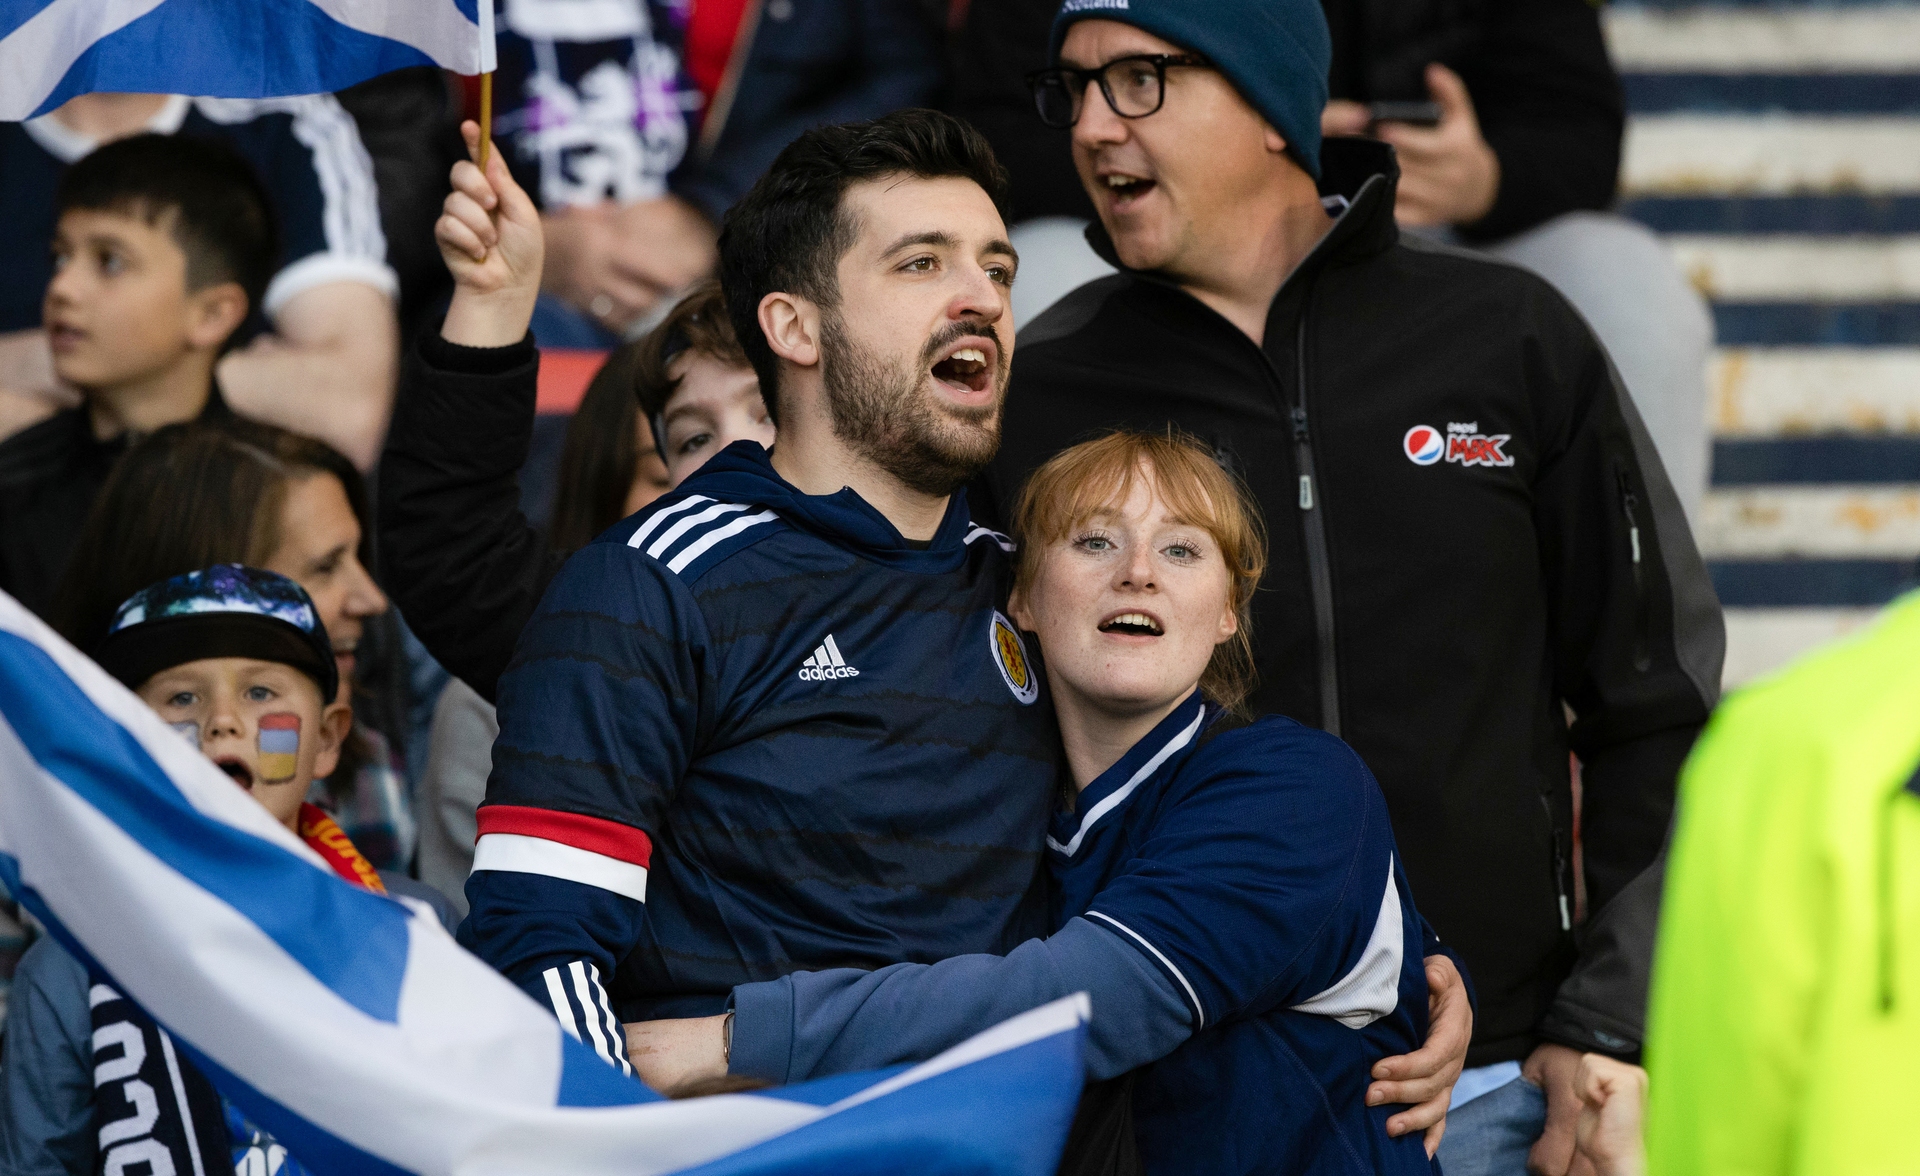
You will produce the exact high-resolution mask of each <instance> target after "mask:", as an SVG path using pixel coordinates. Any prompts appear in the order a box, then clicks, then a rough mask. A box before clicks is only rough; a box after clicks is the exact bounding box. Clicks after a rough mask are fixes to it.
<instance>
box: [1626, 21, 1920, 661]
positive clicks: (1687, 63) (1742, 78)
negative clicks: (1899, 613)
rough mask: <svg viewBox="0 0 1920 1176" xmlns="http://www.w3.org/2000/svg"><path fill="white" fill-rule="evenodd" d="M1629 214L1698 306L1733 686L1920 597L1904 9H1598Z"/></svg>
mask: <svg viewBox="0 0 1920 1176" xmlns="http://www.w3.org/2000/svg"><path fill="white" fill-rule="evenodd" d="M1606 23H1607V34H1608V39H1609V41H1610V43H1611V45H1612V49H1613V53H1614V56H1615V59H1616V61H1617V63H1618V65H1619V68H1620V70H1621V73H1622V75H1623V77H1624V80H1625V84H1626V92H1627V104H1628V109H1629V116H1630V117H1629V123H1628V131H1627V144H1626V158H1625V162H1624V165H1623V175H1622V197H1623V207H1622V210H1623V211H1624V212H1625V213H1626V214H1627V215H1629V216H1632V217H1635V218H1637V219H1638V220H1640V221H1642V222H1644V223H1645V224H1647V225H1648V226H1650V227H1651V228H1653V229H1654V230H1655V231H1656V232H1658V233H1660V234H1662V235H1663V236H1664V237H1665V238H1666V240H1667V241H1668V242H1669V243H1670V244H1671V246H1672V248H1673V251H1674V255H1675V257H1676V258H1677V259H1678V261H1679V263H1680V266H1681V269H1682V271H1683V272H1685V273H1686V274H1687V275H1688V276H1689V277H1690V278H1691V279H1692V280H1693V282H1694V284H1695V285H1696V286H1697V287H1698V288H1699V289H1700V290H1701V291H1702V293H1704V294H1705V295H1706V296H1707V298H1708V299H1709V300H1710V301H1711V302H1712V305H1713V315H1714V323H1715V326H1716V329H1717V334H1718V344H1719V345H1718V348H1717V350H1716V353H1715V355H1714V359H1713V364H1712V367H1711V369H1710V372H1709V391H1708V405H1709V409H1708V411H1709V413H1710V419H1711V424H1712V433H1713V477H1712V487H1711V490H1710V492H1709V494H1708V497H1707V500H1706V502H1705V504H1704V506H1703V508H1702V511H1701V517H1700V519H1699V521H1698V526H1699V539H1700V545H1701V548H1702V551H1703V552H1704V554H1705V555H1706V557H1707V560H1708V563H1709V566H1710V567H1711V569H1712V572H1713V578H1714V583H1715V585H1716V586H1717V587H1718V588H1719V591H1720V599H1721V601H1722V602H1723V603H1724V604H1725V605H1726V606H1727V637H1728V649H1727V670H1726V678H1727V681H1728V683H1729V684H1736V683H1739V682H1741V681H1745V680H1748V679H1750V678H1752V677H1754V676H1755V675H1757V674H1761V673H1765V672H1767V671H1769V670H1771V669H1774V668H1775V667H1777V666H1779V665H1781V664H1783V663H1785V662H1786V661H1788V660H1790V659H1792V658H1793V657H1795V656H1797V655H1798V654H1800V653H1802V652H1804V651H1805V650H1807V649H1809V648H1811V647H1813V646H1815V645H1817V644H1820V643H1821V642H1824V641H1827V640H1830V639H1832V638H1834V637H1836V636H1839V635H1840V634H1842V633H1845V632H1846V631H1848V630H1849V629H1852V628H1855V627H1857V626H1858V625H1860V624H1862V623H1863V622H1864V621H1866V620H1868V619H1870V618H1871V617H1872V616H1873V615H1874V613H1875V612H1876V611H1877V609H1878V606H1880V605H1883V604H1885V603H1886V602H1887V601H1889V600H1891V599H1892V598H1893V597H1894V596H1895V595H1896V594H1898V593H1900V592H1901V591H1904V590H1905V589H1908V588H1911V587H1914V586H1915V585H1916V583H1920V567H1917V565H1920V2H1911V0H1910V2H1905V3H1901V2H1894V3H1886V2H1878V3H1869V2H1864V0H1827V2H1825V3H1796V2H1782V0H1776V2H1773V3H1755V2H1750V0H1730V2H1729V0H1722V2H1721V3H1712V4H1695V3H1681V2H1678V0H1637V2H1633V3H1622V4H1615V5H1612V6H1610V7H1609V9H1608V11H1607V14H1606Z"/></svg>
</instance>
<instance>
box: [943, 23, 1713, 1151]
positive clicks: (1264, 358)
mask: <svg viewBox="0 0 1920 1176" xmlns="http://www.w3.org/2000/svg"><path fill="white" fill-rule="evenodd" d="M1328 43H1329V38H1328V32H1327V25H1326V18H1325V16H1324V14H1323V13H1322V11H1321V8H1320V4H1319V3H1318V0H1066V2H1065V3H1064V4H1063V5H1062V6H1061V7H1060V9H1059V11H1058V15H1057V16H1056V17H1055V20H1054V24H1053V29H1052V37H1051V44H1052V47H1053V55H1052V63H1053V64H1052V66H1051V67H1050V68H1047V69H1043V70H1040V71H1037V72H1036V73H1034V74H1032V75H1030V78H1029V81H1030V84H1031V85H1032V88H1033V96H1034V100H1035V107H1036V114H1037V116H1038V117H1039V118H1040V119H1041V121H1042V122H1044V123H1046V124H1048V125H1050V126H1053V127H1056V128H1061V129H1065V130H1069V131H1070V132H1071V144H1072V152H1073V161H1074V166H1075V169H1076V170H1077V172H1078V173H1079V176H1080V180H1081V182H1082V184H1083V186H1084V187H1085V188H1086V189H1087V194H1088V196H1089V197H1090V198H1091V200H1092V202H1093V205H1094V208H1095V210H1096V211H1097V213H1098V215H1099V223H1098V224H1096V225H1094V226H1092V227H1091V228H1090V229H1089V230H1088V240H1089V243H1090V244H1091V245H1092V246H1093V248H1094V249H1095V251H1096V252H1098V253H1100V254H1101V256H1102V257H1104V258H1105V259H1106V260H1107V261H1108V263H1109V264H1111V265H1113V266H1115V267H1116V268H1117V269H1118V270H1119V272H1118V273H1115V274H1112V275H1110V276H1107V277H1103V278H1100V279H1097V280H1095V281H1092V282H1089V283H1087V284H1086V285H1084V286H1081V287H1080V288H1079V289H1077V290H1075V291H1073V292H1072V293H1070V294H1068V295H1066V296H1065V297H1064V298H1062V299H1060V300H1059V301H1058V302H1057V303H1055V304H1054V305H1053V306H1052V307H1051V308H1050V309H1048V310H1047V311H1046V312H1045V313H1043V314H1041V315H1040V316H1039V317H1038V318H1036V319H1034V320H1032V321H1031V322H1029V323H1027V324H1026V325H1025V326H1023V327H1022V329H1021V331H1020V340H1019V348H1018V350H1017V352H1016V353H1015V357H1014V361H1013V372H1012V377H1011V380H1010V384H1009V387H1010V389H1011V394H1010V396H1009V397H1008V401H1007V407H1006V410H1005V416H1004V421H1003V427H1002V431H1001V446H1000V451H999V454H998V455H997V456H996V458H995V459H994V461H993V463H992V465H991V466H989V468H988V470H987V472H986V474H985V475H984V476H983V477H982V479H981V480H980V482H979V483H977V484H976V485H975V487H973V488H972V489H970V491H969V494H968V503H969V506H970V507H971V508H972V510H973V512H974V517H975V519H976V521H979V522H981V523H983V524H984V525H993V524H994V523H995V522H996V521H999V520H1004V519H1005V518H1006V517H1007V516H1008V514H1009V513H1010V511H1009V507H1010V506H1011V504H1012V503H1013V502H1014V501H1015V500H1016V497H1017V495H1018V494H1019V492H1020V490H1021V487H1022V486H1023V484H1024V483H1025V481H1026V479H1027V477H1028V475H1029V474H1030V473H1031V472H1032V471H1033V470H1035V469H1037V468H1038V467H1039V466H1040V465H1042V464H1043V463H1045V462H1046V461H1047V460H1049V459H1050V458H1052V457H1053V456H1054V455H1055V454H1057V453H1059V452H1060V451H1061V450H1063V449H1065V448H1067V447H1068V446H1070V445H1072V444H1074V443H1075V442H1076V441H1079V440H1081V439H1083V438H1085V437H1087V436H1090V435H1093V434H1096V433H1098V432H1101V431H1103V430H1107V429H1112V428H1128V429H1136V430H1148V431H1154V432H1157V431H1160V430H1163V429H1167V428H1174V429H1179V430H1182V431H1184V432H1187V433H1190V434H1193V435H1195V436H1198V437H1199V438H1201V439H1202V440H1203V441H1205V442H1206V443H1207V444H1209V445H1210V446H1211V447H1212V448H1213V449H1214V451H1215V453H1216V455H1217V456H1218V457H1219V459H1220V461H1221V462H1222V463H1223V464H1224V465H1226V466H1227V467H1228V468H1229V469H1231V470H1233V471H1234V472H1235V473H1237V474H1239V475H1241V476H1242V478H1243V479H1244V480H1245V482H1246V483H1247V486H1248V489H1249V490H1250V491H1251V492H1252V494H1253V496H1254V497H1255V498H1256V499H1257V500H1258V502H1259V504H1260V507H1261V510H1262V513H1263V514H1264V516H1265V519H1266V522H1267V526H1268V529H1269V534H1270V541H1271V544H1272V556H1271V559H1270V561H1269V563H1268V565H1267V573H1266V575H1265V577H1264V579H1263V581H1262V583H1261V590H1260V592H1259V593H1257V594H1256V595H1255V597H1254V601H1253V616H1252V626H1251V631H1252V633H1253V636H1254V660H1255V665H1256V668H1257V670H1258V673H1259V679H1260V682H1259V686H1258V687H1257V688H1256V690H1255V692H1254V693H1253V695H1252V696H1251V697H1250V698H1249V699H1248V700H1247V701H1248V706H1249V708H1250V709H1251V710H1252V711H1253V713H1254V714H1256V715H1264V714H1281V715H1285V716H1287V717H1289V718H1292V719H1295V720H1297V721H1299V722H1302V723H1310V724H1313V725H1315V726H1318V727H1320V728H1321V729H1323V730H1325V731H1328V732H1330V733H1332V734H1335V735H1338V736H1340V737H1341V738H1342V739H1344V740H1346V741H1347V742H1348V743H1349V744H1350V745H1351V746H1352V747H1353V748H1354V750H1355V751H1357V752H1358V753H1359V754H1360V756H1361V758H1362V759H1363V760H1364V761H1365V762H1366V764H1367V766H1368V767H1369V768H1371V769H1372V771H1373V773H1374V775H1375V776H1376V778H1377V779H1378V780H1379V781H1380V784H1381V788H1382V790H1383V791H1384V793H1385V794H1386V797H1387V807H1388V812H1389V816H1390V818H1391V820H1392V822H1393V826H1394V836H1395V840H1396V842H1397V843H1398V845H1399V847H1400V852H1401V853H1402V854H1403V855H1404V858H1405V866H1406V870H1407V874H1408V877H1409V878H1410V880H1411V882H1412V887H1413V891H1414V893H1415V895H1416V896H1417V898H1418V900H1419V905H1420V909H1421V911H1422V912H1423V913H1424V914H1426V916H1427V917H1428V918H1429V919H1430V920H1431V922H1432V924H1433V928H1434V930H1435V931H1437V932H1438V934H1439V936H1440V938H1441V939H1442V940H1444V942H1445V943H1446V945H1447V947H1449V948H1451V949H1452V950H1453V951H1455V952H1457V953H1458V954H1459V957H1460V958H1462V959H1463V960H1464V961H1465V963H1466V965H1467V968H1468V969H1469V971H1470V979H1471V981H1472V983H1473V985H1474V987H1475V989H1476V991H1477V993H1478V1002H1477V1004H1476V1006H1475V1008H1474V1012H1473V1018H1472V1025H1471V1029H1470V1033H1471V1046H1470V1048H1468V1049H1467V1050H1466V1053H1465V1063H1466V1066H1467V1069H1466V1070H1465V1071H1464V1072H1462V1071H1461V1070H1459V1069H1458V1067H1459V1066H1460V1065H1461V1061H1460V1055H1459V1054H1458V1053H1457V1052H1456V1051H1457V1049H1458V1048H1459V1045H1460V1044H1461V1043H1460V1041H1459V1039H1458V1038H1457V1037H1451V1035H1450V1029H1449V1024H1448V1021H1447V1018H1446V1017H1444V1016H1436V1017H1435V1019H1434V1023H1433V1024H1434V1029H1433V1033H1432V1036H1431V1037H1430V1038H1429V1041H1428V1043H1427V1045H1426V1046H1425V1047H1424V1048H1423V1049H1421V1050H1420V1051H1418V1052H1417V1053H1415V1054H1411V1055H1407V1056H1405V1057H1400V1058H1387V1059H1383V1060H1382V1061H1381V1063H1380V1064H1379V1065H1378V1066H1377V1067H1376V1068H1375V1071H1374V1074H1373V1077H1374V1079H1375V1080H1376V1081H1375V1082H1374V1083H1373V1086H1372V1088H1370V1089H1368V1090H1366V1091H1364V1092H1356V1097H1359V1096H1364V1097H1365V1099H1366V1100H1367V1105H1368V1106H1370V1107H1376V1108H1379V1109H1381V1110H1388V1109H1392V1110H1394V1113H1393V1114H1392V1115H1391V1116H1390V1117H1388V1118H1387V1119H1386V1120H1385V1123H1384V1125H1383V1126H1384V1129H1385V1131H1386V1132H1387V1133H1388V1134H1389V1135H1396V1136H1397V1135H1400V1134H1402V1133H1405V1132H1408V1131H1413V1130H1426V1131H1428V1132H1429V1134H1428V1137H1427V1141H1428V1143H1429V1145H1434V1144H1436V1143H1437V1145H1438V1147H1439V1149H1440V1155H1439V1158H1440V1160H1441V1162H1442V1164H1443V1165H1444V1167H1445V1169H1446V1171H1447V1172H1448V1173H1449V1176H1521V1174H1522V1173H1524V1172H1526V1171H1527V1170H1528V1169H1529V1167H1531V1168H1533V1169H1534V1170H1536V1171H1538V1172H1541V1173H1544V1174H1545V1176H1563V1174H1564V1173H1566V1172H1567V1171H1568V1166H1569V1162H1570V1160H1571V1157H1572V1151H1573V1128H1574V1124H1575V1122H1576V1121H1577V1119H1578V1116H1579V1107H1580V1101H1579V1098H1578V1096H1577V1095H1576V1093H1575V1090H1574V1085H1573V1079H1574V1076H1575V1074H1576V1073H1577V1072H1578V1069H1579V1065H1580V1059H1581V1056H1582V1054H1583V1053H1585V1052H1594V1053H1602V1054H1607V1055H1611V1056H1613V1057H1615V1058H1618V1059H1621V1060H1623V1061H1636V1060H1637V1059H1638V1056H1639V1050H1640V1042H1641V1039H1642V1036H1643V1027H1644V1019H1645V1010H1646V977H1647V975H1648V974H1649V971H1650V968H1651V956H1652V943H1653V928H1654V926H1655V923H1656V918H1657V910H1658V899H1659V894H1660V881H1661V867H1660V865H1659V863H1658V862H1657V861H1656V859H1657V857H1658V855H1659V852H1660V848H1661V845H1662V843H1663V842H1664V840H1665V836H1666V832H1667V825H1668V819H1669V816H1670V814H1671V813H1672V811H1673V793H1674V778H1675V776H1676V774H1677V772H1678V769H1679V766H1680V763H1681V762H1682V760H1683V759H1684V758H1685V755H1686V752H1687V750H1688V748H1689V747H1690V746H1691V745H1692V740H1693V738H1694V736H1695V735H1696V734H1697V733H1698V732H1699V730H1700V727H1701V725H1702V724H1703V723H1704V721H1705V719H1706V716H1707V714H1708V713H1709V712H1710V711H1711V710H1712V708H1713V705H1714V703H1715V702H1716V701H1717V700H1718V685H1719V681H1720V670H1721V661H1722V656H1723V653H1724V649H1725V629H1724V626H1723V624H1722V621H1721V617H1720V609H1719V603H1718V601H1717V599H1716V597H1715V595H1714V591H1713V586H1712V582H1711V580H1710V579H1709V578H1708V577H1707V574H1706V568H1705V565H1704V564H1703V562H1702V561H1701V559H1700V555H1699V552H1698V550H1697V549H1696V547H1695V546H1694V543H1693V538H1692V535H1691V534H1690V532H1689V530H1688V528H1687V523H1686V518H1685V515H1684V513H1683V512H1682V510H1681V507H1680V502H1679V499H1678V498H1677V497H1676V495H1675V494H1674V492H1673V486H1672V484H1671V482H1670V481H1669V480H1668V478H1667V476H1666V471H1665V470H1664V469H1663V468H1662V467H1661V464H1660V459H1659V456H1658V453H1657V451H1656V450H1655V449H1654V448H1653V444H1652V441H1651V439H1650V438H1649V437H1648V435H1647V431H1646V427H1645V425H1644V424H1643V423H1642V421H1641V419H1640V416H1639V414H1638V412H1637V411H1636V410H1635V408H1634V406H1633V403H1632V401H1631V399H1630V398H1629V397H1628V396H1627V394H1626V392H1625V390H1624V389H1623V388H1622V387H1621V386H1620V384H1619V382H1618V378H1617V376H1616V374H1615V372H1614V370H1613V367H1612V364H1611V363H1610V362H1609V359H1608V357H1607V355H1606V353H1605V351H1604V350H1603V349H1602V348H1601V346H1600V344H1599V343H1598V341H1597V340H1596V339H1595V338H1594V336H1593V333H1592V331H1591V330H1590V329H1589V328H1588V327H1587V324H1586V323H1585V321H1584V320H1583V319H1582V318H1581V317H1580V315H1579V314H1578V313H1577V312H1576V311H1575V310H1574V309H1573V308H1572V307H1571V306H1570V305H1568V303H1567V301H1566V299H1564V298H1563V297H1561V295H1560V294H1559V293H1558V292H1556V291H1555V290H1554V289H1553V288H1552V287H1551V286H1550V285H1548V284H1547V283H1546V282H1545V281H1544V280H1542V279H1541V278H1539V277H1538V276H1537V275H1535V274H1532V273H1530V272H1527V271H1524V270H1521V269H1519V268H1517V267H1514V266H1510V265H1505V264H1501V263H1499V262H1495V261H1491V260H1488V259H1486V258H1484V257H1482V256H1479V255H1476V254H1471V253H1467V252H1464V251H1461V250H1454V249H1448V248H1444V247H1441V246H1436V245H1431V244H1428V243H1426V242H1424V241H1420V240H1417V239H1408V238H1402V237H1401V235H1400V232H1399V229H1398V227H1397V225H1396V223H1395V221H1394V205H1395V188H1396V185H1397V183H1398V180H1399V170H1398V167H1397V165H1396V163H1395V160H1394V156H1393V150H1392V148H1391V147H1389V146H1388V145H1387V144H1385V143H1382V142H1379V141H1376V140H1371V139H1361V138H1336V139H1329V140H1326V141H1324V142H1323V141H1322V140H1321V137H1320V123H1319V112H1320V109H1321V106H1322V105H1323V104H1324V102H1325V99H1326V95H1327V88H1326V74H1325V71H1326V68H1327V63H1328V58H1329V49H1328ZM1569 713H1571V714H1572V716H1573V718H1574V722H1573V723H1572V724H1571V726H1569V724H1568V723H1567V722H1566V716H1567V715H1568V714H1569ZM1570 754H1571V755H1572V756H1577V757H1578V760H1579V763H1580V766H1581V773H1582V777H1581V778H1582V784H1583V791H1582V800H1581V807H1580V808H1579V810H1578V817H1579V820H1580V827H1581V831H1582V835H1581V840H1580V850H1581V854H1580V856H1579V857H1578V858H1576V856H1575V853H1574V842H1573V828H1574V823H1575V815H1576V810H1575V807H1574V798H1573V790H1572V784H1571V774H1570V771H1569V762H1570ZM1576 863H1577V865H1576ZM1576 869H1579V871H1580V875H1581V876H1580V877H1579V878H1578V879H1576V877H1575V871H1576ZM1576 882H1584V894H1585V904H1584V911H1583V910H1582V908H1581V904H1580V903H1579V902H1578V898H1579V895H1580V893H1581V890H1580V888H1579V887H1578V886H1577V885H1576ZM1583 914H1584V921H1583V919H1582V916H1583ZM1436 948H1437V945H1435V944H1429V945H1428V952H1427V959H1428V963H1429V965H1431V967H1430V971H1429V982H1430V983H1431V984H1432V985H1433V987H1434V994H1435V998H1436V1001H1437V1005H1436V1007H1441V1008H1444V1007H1445V1005H1446V1003H1447V1001H1448V999H1449V995H1450V993H1452V992H1455V991H1457V990H1458V987H1459V985H1460V983H1461V981H1460V979H1459V976H1458V974H1457V973H1456V972H1455V971H1454V970H1453V968H1452V966H1451V964H1449V963H1447V962H1446V960H1445V957H1444V956H1442V955H1440V954H1438V953H1437V950H1436ZM1460 1036H1465V1034H1464V1033H1462V1034H1461V1035H1460ZM1456 1077H1457V1078H1458V1079H1459V1081H1458V1083H1457V1084H1456V1083H1455V1078H1456ZM1449 1088H1451V1090H1450V1089H1449ZM1140 1097H1142V1094H1141V1092H1138V1091H1136V1101H1137V1100H1138V1099H1139V1098H1140ZM1396 1104H1400V1105H1405V1109H1398V1106H1396ZM1443 1113H1444V1114H1445V1116H1446V1117H1445V1120H1444V1121H1441V1115H1442V1114H1443ZM1442 1130H1444V1132H1445V1136H1444V1139H1441V1138H1438V1135H1439V1133H1440V1132H1441V1131H1442ZM1142 1147H1143V1149H1144V1151H1145V1152H1146V1153H1147V1154H1148V1155H1149V1157H1150V1158H1152V1157H1161V1158H1167V1157H1171V1156H1176V1155H1177V1154H1179V1150H1180V1143H1179V1141H1177V1140H1168V1139H1157V1138H1143V1139H1142ZM1150 1166H1151V1165H1150Z"/></svg>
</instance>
